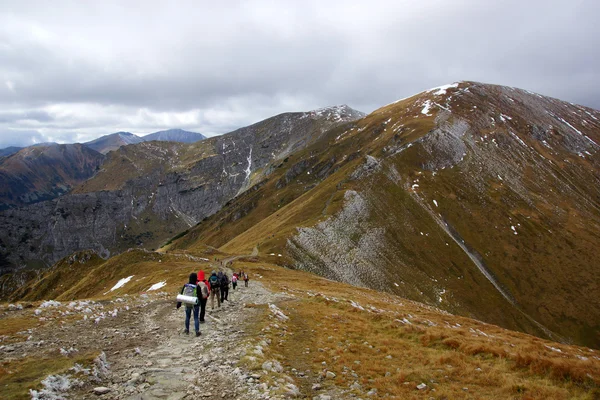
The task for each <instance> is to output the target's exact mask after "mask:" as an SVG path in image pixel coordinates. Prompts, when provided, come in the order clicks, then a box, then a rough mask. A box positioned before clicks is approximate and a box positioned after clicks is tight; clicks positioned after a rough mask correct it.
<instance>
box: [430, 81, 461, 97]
mask: <svg viewBox="0 0 600 400" xmlns="http://www.w3.org/2000/svg"><path fill="white" fill-rule="evenodd" d="M457 87H458V82H454V83H451V84H449V85H442V86H438V87H435V88H433V89H429V90H427V92H428V93H430V92H433V91H434V90H435V92H433V94H434V95H435V96H439V95H442V94H446V90H448V89H452V88H457Z"/></svg>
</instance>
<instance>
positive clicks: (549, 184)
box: [173, 95, 600, 346]
mask: <svg viewBox="0 0 600 400" xmlns="http://www.w3.org/2000/svg"><path fill="white" fill-rule="evenodd" d="M423 96H426V95H420V96H417V97H415V98H411V99H406V100H404V101H402V102H400V103H397V104H394V105H390V106H387V107H384V108H382V109H381V110H378V111H377V112H375V113H373V114H371V115H370V116H368V117H367V118H365V119H363V120H361V121H358V122H357V123H356V130H354V131H353V130H351V129H349V128H346V129H345V130H343V129H339V130H337V131H334V132H330V133H329V134H327V135H326V136H325V137H324V138H323V140H322V141H321V142H319V143H317V144H315V145H314V146H312V147H309V148H308V149H306V150H305V151H304V152H301V153H298V154H295V155H294V156H292V157H290V158H289V160H288V162H287V163H285V164H284V165H282V166H281V168H279V169H276V170H275V172H274V174H273V175H272V176H271V177H269V179H268V180H266V181H264V182H263V183H261V185H260V186H259V187H256V188H255V189H254V190H252V191H251V192H247V193H245V194H244V195H242V196H240V197H238V198H237V199H235V200H234V201H233V202H231V204H230V205H229V206H228V207H225V208H224V209H223V210H221V211H220V212H219V213H217V214H216V215H215V216H213V217H211V218H209V219H207V220H206V221H203V222H202V223H201V224H199V225H198V226H197V227H195V228H194V229H192V230H190V233H188V234H187V235H186V236H184V237H183V238H181V239H179V240H178V241H176V242H175V243H174V244H173V248H183V249H185V248H189V249H193V248H194V247H195V246H196V245H199V244H201V243H209V244H211V245H213V246H222V249H223V250H225V251H231V252H246V253H248V252H250V251H251V249H252V248H253V247H254V246H256V245H258V248H259V250H260V251H261V254H270V253H275V254H283V255H284V257H283V258H278V257H276V256H275V257H274V258H271V259H272V261H275V260H279V263H283V264H287V265H291V264H292V263H293V261H292V260H290V259H289V258H286V257H285V256H286V255H287V252H286V242H287V240H288V238H290V237H291V236H293V235H294V234H295V233H296V227H298V226H315V225H316V224H317V223H318V222H321V221H323V220H325V219H327V218H328V217H330V216H332V215H335V213H336V212H337V211H338V210H339V209H340V208H341V207H342V206H343V192H344V191H345V190H348V189H356V190H358V191H359V192H362V193H368V196H367V197H368V199H369V204H370V207H371V208H372V210H373V214H372V215H373V217H374V220H373V223H374V224H375V225H377V224H380V225H381V226H384V227H385V228H386V242H387V247H391V248H393V250H390V251H389V252H388V253H387V254H382V255H381V256H382V257H381V259H382V260H383V262H382V263H381V266H380V268H381V270H382V273H383V274H385V275H386V276H388V277H390V285H389V286H388V287H386V288H382V289H385V290H390V291H393V292H395V293H398V294H401V295H403V296H407V297H410V298H413V299H417V300H419V301H426V302H428V303H429V304H437V305H438V306H440V307H443V308H445V309H447V310H449V311H452V312H458V313H461V314H463V315H468V316H476V317H478V318H481V319H483V320H486V321H489V322H493V323H497V324H501V325H503V326H506V327H510V328H512V329H520V330H524V331H527V332H530V333H535V334H542V332H541V331H540V329H539V328H538V327H537V326H536V325H535V324H534V323H532V322H531V321H529V320H528V319H527V318H524V317H523V315H522V314H521V312H520V311H517V310H512V309H511V307H510V306H508V303H507V302H506V301H505V300H504V299H502V298H501V297H500V296H499V295H498V294H497V293H494V292H495V290H494V289H493V287H491V285H490V284H489V283H488V282H487V281H486V279H484V278H483V275H481V274H480V273H479V271H478V270H477V269H476V268H475V267H474V265H473V264H472V263H471V261H470V260H468V259H467V257H466V255H465V254H464V252H463V251H462V250H460V248H458V246H457V245H456V244H454V243H453V242H452V241H451V240H450V239H449V237H448V236H447V234H446V233H444V232H443V231H442V230H441V229H440V228H439V227H437V226H435V224H434V221H433V219H432V218H430V217H429V216H428V215H427V213H426V212H425V209H424V208H423V205H422V204H421V203H424V204H428V205H430V207H429V208H430V209H433V208H434V206H433V203H432V201H433V200H436V201H437V202H438V204H439V207H436V208H435V212H437V213H439V214H440V215H441V216H442V217H443V218H444V219H445V220H446V221H448V223H449V224H450V225H451V226H452V227H453V228H454V229H455V230H456V231H457V232H459V233H460V235H461V236H462V237H463V239H464V241H465V242H466V243H467V244H468V246H469V247H470V248H472V249H473V250H475V251H477V252H478V253H479V254H480V255H481V257H482V258H483V259H484V261H485V263H486V264H487V265H488V267H489V268H490V270H491V271H492V273H493V274H494V275H495V277H496V278H497V280H498V281H499V282H500V284H501V285H502V286H503V287H504V288H505V289H506V290H507V291H508V292H509V293H510V294H511V295H512V296H513V297H514V298H515V301H516V303H517V304H518V309H520V310H523V311H524V312H526V313H527V314H529V315H532V316H533V317H534V318H535V319H537V320H538V321H539V322H541V323H542V324H544V325H546V326H547V327H548V328H550V330H553V331H555V332H557V333H559V335H563V336H565V337H568V338H569V340H573V341H575V342H578V343H586V344H589V345H593V346H597V345H598V343H600V338H599V337H598V336H597V333H598V332H599V331H600V329H599V326H598V321H600V316H599V315H598V312H599V311H598V310H600V304H598V299H597V298H596V296H594V293H597V291H598V289H599V288H598V282H597V279H596V278H595V273H594V270H595V266H596V264H597V256H598V241H599V238H598V234H597V232H598V231H599V226H598V215H597V212H596V211H594V210H595V208H594V206H593V200H591V202H592V203H591V204H592V206H591V207H588V206H587V205H586V204H587V203H586V201H582V198H583V199H593V198H595V196H596V192H595V190H596V189H595V188H594V187H591V188H589V187H588V188H586V187H585V185H582V184H581V183H582V182H590V181H592V182H593V181H594V180H595V179H597V177H596V174H595V173H593V172H590V171H594V169H595V167H594V165H593V164H590V163H591V162H595V161H593V160H594V159H595V158H597V155H596V156H593V157H590V159H589V160H588V159H581V158H580V157H577V156H576V155H574V154H558V153H552V152H549V153H548V151H547V149H546V148H545V147H544V146H541V148H540V145H539V143H537V142H535V141H531V140H528V139H527V137H526V136H523V138H524V140H528V143H529V144H530V145H531V147H532V148H535V149H536V151H538V152H540V153H541V154H542V155H544V157H546V156H547V157H549V159H551V160H554V161H553V162H554V164H553V165H551V166H550V167H548V163H545V164H543V162H542V161H540V160H541V158H540V156H538V155H535V154H534V155H531V154H527V153H524V152H519V151H518V149H517V150H515V148H514V146H513V145H512V144H510V143H508V141H509V140H510V139H509V138H508V139H507V137H508V135H509V133H508V130H506V129H505V130H502V129H500V127H498V129H495V130H494V132H493V133H495V134H496V135H497V136H496V137H497V138H498V143H499V144H496V146H497V148H495V149H493V150H491V151H490V150H487V149H485V147H484V145H483V144H481V143H480V142H479V141H480V140H483V139H482V137H483V136H484V135H487V134H491V133H490V132H492V129H491V128H490V127H488V126H481V127H478V126H477V125H476V126H474V128H475V129H477V132H478V135H481V137H478V136H475V137H474V138H473V140H474V142H475V143H476V146H479V147H478V150H477V152H475V153H473V154H475V155H474V156H472V157H471V156H467V157H466V158H465V160H464V162H462V163H461V164H459V165H457V166H456V167H454V168H447V169H443V170H439V169H438V170H437V171H432V170H431V169H427V168H424V164H423V163H424V161H423V160H427V159H428V157H432V155H431V154H428V152H427V151H426V150H425V149H424V148H423V146H421V145H420V144H417V145H415V146H414V147H412V148H410V149H407V150H404V151H403V152H401V153H399V154H398V155H395V156H391V157H390V156H389V155H388V154H386V152H385V149H386V146H394V145H396V146H401V145H405V144H407V143H410V142H414V141H415V140H417V139H419V138H422V137H423V136H424V135H426V134H427V133H428V132H429V131H430V130H431V128H432V127H433V117H427V116H423V115H421V113H420V108H419V107H417V108H416V109H415V106H414V104H415V102H417V101H418V99H419V98H420V97H423ZM423 98H425V97H423ZM415 99H417V100H415ZM481 101H483V100H481V99H477V98H476V99H469V100H468V101H467V100H465V101H463V102H462V103H461V102H460V101H456V102H455V103H453V110H456V112H457V113H458V115H460V116H461V117H463V118H464V119H466V120H473V121H478V120H477V119H476V118H474V117H472V116H470V113H472V112H473V108H472V106H471V105H470V104H471V103H477V102H481ZM469 102H471V103H469ZM496 106H497V107H499V109H500V110H504V111H505V112H508V111H506V110H505V109H503V108H502V107H506V106H505V105H503V104H499V105H494V107H496ZM490 107H492V106H490ZM496 111H497V110H496ZM386 121H387V123H386ZM389 121H391V122H389ZM397 124H402V125H401V129H392V126H397ZM511 127H512V129H518V131H517V132H527V129H529V128H528V126H527V124H526V121H525V120H515V121H513V125H512V126H511ZM582 129H583V128H582ZM359 131H360V133H359ZM511 146H512V147H511ZM481 148H484V150H481ZM357 149H361V150H360V153H357ZM364 154H372V155H374V156H376V157H377V158H379V159H382V158H384V159H386V161H385V163H386V168H384V173H381V174H375V175H374V176H373V177H372V178H371V179H370V180H367V181H361V182H356V181H351V180H349V179H348V175H349V174H350V173H351V172H352V171H354V170H355V169H356V168H357V167H358V166H359V165H360V164H361V163H362V162H363V161H364V158H362V155H364ZM469 154H470V153H469ZM482 154H483V156H485V157H487V158H486V159H483V158H481V157H483V156H482ZM354 157H357V158H354ZM550 157H551V158H550ZM315 158H316V161H311V163H310V164H309V165H308V166H306V168H305V170H304V171H303V173H302V175H300V176H298V177H297V178H295V179H293V180H292V181H291V182H290V183H288V184H287V185H286V186H284V187H278V185H277V182H280V181H281V179H282V177H284V176H285V174H286V173H287V171H289V170H290V169H292V167H293V166H295V165H297V164H299V163H301V162H302V160H307V159H308V160H312V159H315ZM327 160H334V161H335V163H336V164H335V166H336V168H337V167H339V168H340V169H338V170H337V172H335V173H333V174H332V175H330V176H329V177H328V178H327V179H325V180H322V179H317V178H316V176H315V174H314V172H315V169H316V168H313V167H312V166H313V165H322V164H324V163H326V162H327ZM341 160H344V162H342V161H341ZM349 160H350V161H349ZM488 160H491V161H489V162H492V163H495V164H500V165H503V164H505V165H511V166H512V165H514V166H517V168H516V169H515V170H514V171H508V172H507V174H508V175H511V174H512V175H514V176H516V179H517V180H518V182H519V184H520V185H521V187H524V188H528V190H529V192H528V194H529V196H530V197H531V198H532V199H533V201H529V199H524V197H523V195H522V193H520V192H519V187H516V188H515V187H514V186H513V185H511V184H509V183H506V182H502V181H501V180H498V179H497V178H496V177H495V176H494V177H493V178H494V179H491V178H490V176H489V172H490V171H489V170H486V169H485V167H481V165H482V164H485V163H486V162H488ZM567 160H568V162H567V163H565V161H567ZM561 162H562V163H563V164H568V163H569V162H570V164H568V167H569V168H563V167H564V166H565V165H561V164H560V163H561ZM521 165H525V167H523V168H521ZM392 166H393V167H394V168H395V169H396V171H398V174H399V181H398V182H394V183H393V182H391V181H390V179H386V177H385V174H387V175H388V176H389V175H390V174H389V168H391V167H392ZM490 168H491V167H490ZM533 168H535V169H533ZM488 169H489V168H488ZM307 172H310V173H311V175H307ZM414 182H419V185H420V187H419V189H417V190H411V189H410V187H411V184H412V183H414ZM564 182H571V183H572V184H571V185H570V186H569V187H567V188H565V187H564V185H565V183H564ZM573 183H574V184H573ZM316 184H318V185H316ZM315 185H316V186H315ZM588 186H589V185H588ZM581 188H583V193H582V192H581ZM415 196H416V197H415ZM417 197H418V198H420V199H422V201H421V202H419V201H417ZM273 199H275V201H273ZM511 225H514V226H517V227H518V230H519V234H518V235H514V232H512V231H511V229H510V226H511ZM492 227H494V228H493V229H492ZM420 232H425V233H427V234H428V235H427V236H425V237H422V236H421V235H420V234H419V233H420ZM446 243H448V245H446ZM394 276H396V277H397V279H393V277H394ZM398 279H402V280H403V281H404V282H406V283H407V285H405V287H400V288H396V287H395V286H392V285H391V283H392V282H395V281H397V280H398ZM461 280H462V281H461ZM436 282H437V283H436ZM473 288H478V289H476V290H473ZM443 289H446V292H449V293H450V296H451V297H450V298H449V299H448V301H446V299H445V300H444V302H442V303H441V304H440V302H439V299H438V294H439V293H440V291H442V290H443ZM481 299H485V301H484V302H482V301H481ZM482 304H483V306H482ZM582 304H589V305H590V306H589V307H588V306H582ZM498 309H502V310H503V312H501V313H499V312H498V311H497V310H498Z"/></svg>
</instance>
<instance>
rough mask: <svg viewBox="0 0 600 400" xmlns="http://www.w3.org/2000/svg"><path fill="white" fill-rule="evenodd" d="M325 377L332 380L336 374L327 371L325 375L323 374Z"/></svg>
mask: <svg viewBox="0 0 600 400" xmlns="http://www.w3.org/2000/svg"><path fill="white" fill-rule="evenodd" d="M325 376H326V377H327V378H329V379H333V378H335V377H336V374H335V373H333V372H331V371H327V373H326V374H325Z"/></svg>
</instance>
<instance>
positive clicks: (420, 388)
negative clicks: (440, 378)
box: [417, 383, 427, 390]
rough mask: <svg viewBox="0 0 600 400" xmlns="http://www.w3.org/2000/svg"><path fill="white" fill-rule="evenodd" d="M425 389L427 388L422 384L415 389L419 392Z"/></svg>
mask: <svg viewBox="0 0 600 400" xmlns="http://www.w3.org/2000/svg"><path fill="white" fill-rule="evenodd" d="M425 388H427V385H426V384H424V383H421V384H419V385H417V389H419V390H423V389H425Z"/></svg>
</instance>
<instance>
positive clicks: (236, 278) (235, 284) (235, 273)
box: [231, 272, 238, 290]
mask: <svg viewBox="0 0 600 400" xmlns="http://www.w3.org/2000/svg"><path fill="white" fill-rule="evenodd" d="M237 281H238V274H237V272H234V273H233V276H232V277H231V286H233V290H235V288H236V286H237Z"/></svg>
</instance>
